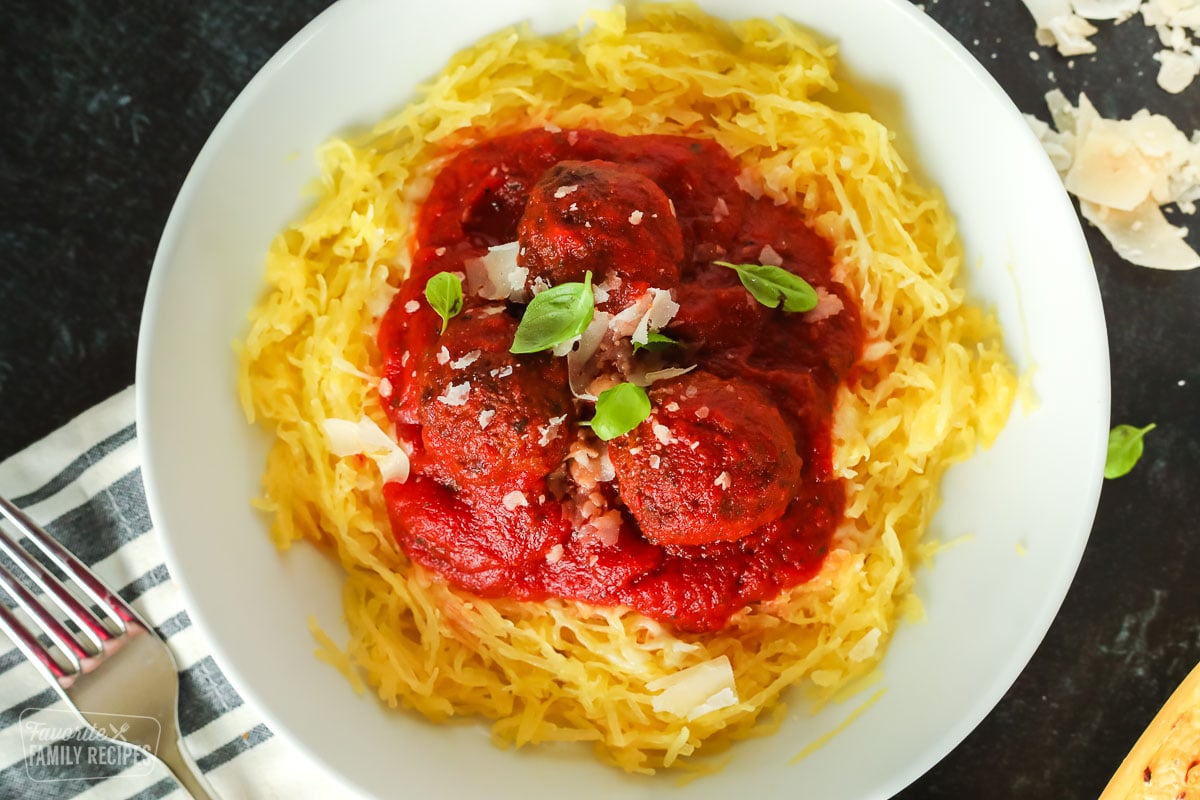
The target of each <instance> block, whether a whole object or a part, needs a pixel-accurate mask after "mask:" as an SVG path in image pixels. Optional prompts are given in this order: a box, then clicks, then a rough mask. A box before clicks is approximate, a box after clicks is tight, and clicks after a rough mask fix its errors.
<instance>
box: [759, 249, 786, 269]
mask: <svg viewBox="0 0 1200 800" xmlns="http://www.w3.org/2000/svg"><path fill="white" fill-rule="evenodd" d="M758 263H760V264H766V265H767V266H769V267H782V266H783V256H781V255H779V253H778V252H777V251H776V250H775V248H774V247H771V245H769V244H768V245H765V246H764V247H763V249H762V252H761V253H759V254H758Z"/></svg>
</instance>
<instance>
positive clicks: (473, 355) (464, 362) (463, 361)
mask: <svg viewBox="0 0 1200 800" xmlns="http://www.w3.org/2000/svg"><path fill="white" fill-rule="evenodd" d="M481 355H483V354H482V353H481V352H480V351H479V350H472V351H471V352H469V353H467V354H466V355H465V356H463V357H462V358H460V359H458V360H457V361H451V362H450V369H466V368H467V367H469V366H471V365H472V364H474V363H475V362H476V361H478V360H479V356H481Z"/></svg>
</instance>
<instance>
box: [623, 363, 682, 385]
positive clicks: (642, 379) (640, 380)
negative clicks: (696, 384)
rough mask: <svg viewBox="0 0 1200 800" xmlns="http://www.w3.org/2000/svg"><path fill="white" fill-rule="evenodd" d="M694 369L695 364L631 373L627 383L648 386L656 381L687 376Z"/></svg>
mask: <svg viewBox="0 0 1200 800" xmlns="http://www.w3.org/2000/svg"><path fill="white" fill-rule="evenodd" d="M695 368H696V365H695V364H692V365H691V366H690V367H668V368H667V369H656V370H652V371H650V372H647V373H644V374H640V375H639V374H638V373H632V374H630V376H629V382H630V383H633V384H636V385H638V386H649V385H650V384H652V383H655V382H657V381H666V380H670V379H671V378H678V377H679V376H680V375H687V374H688V373H689V372H691V371H692V370H694V369H695Z"/></svg>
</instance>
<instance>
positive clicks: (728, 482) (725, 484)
mask: <svg viewBox="0 0 1200 800" xmlns="http://www.w3.org/2000/svg"><path fill="white" fill-rule="evenodd" d="M732 485H733V479H732V478H730V477H729V473H728V472H722V473H721V474H720V475H718V476H717V479H716V480H715V481H713V486H720V487H721V488H722V489H728V488H729V487H730V486H732Z"/></svg>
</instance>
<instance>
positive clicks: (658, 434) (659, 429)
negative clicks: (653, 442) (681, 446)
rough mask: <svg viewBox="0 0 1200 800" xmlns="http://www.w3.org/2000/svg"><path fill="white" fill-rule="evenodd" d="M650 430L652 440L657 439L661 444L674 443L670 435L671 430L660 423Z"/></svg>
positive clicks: (673, 438)
mask: <svg viewBox="0 0 1200 800" xmlns="http://www.w3.org/2000/svg"><path fill="white" fill-rule="evenodd" d="M650 429H651V430H652V431H654V438H655V439H658V441H660V442H662V443H663V444H670V443H671V442H673V441H675V437H673V436H672V435H671V429H670V428H668V427H667V426H666V425H663V424H662V423H661V422H656V423H654V425H653V426H652V427H651V428H650Z"/></svg>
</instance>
